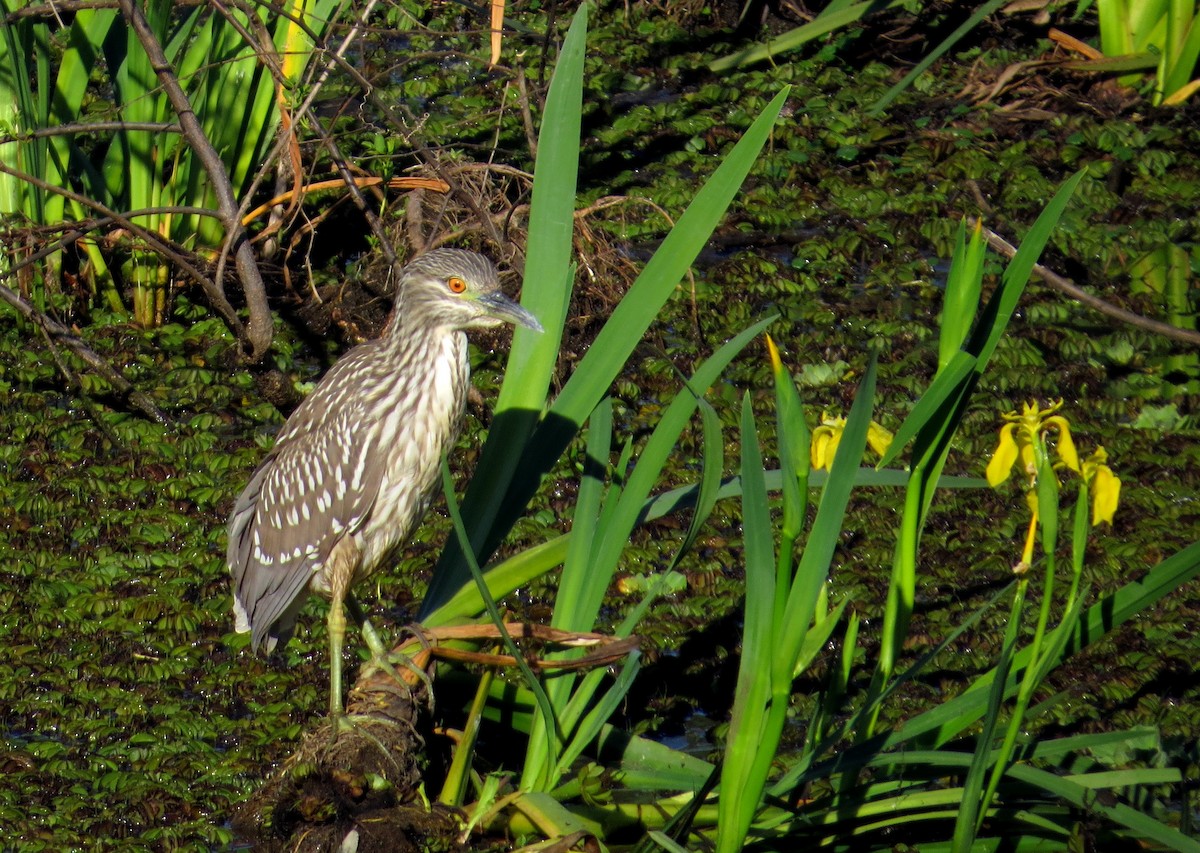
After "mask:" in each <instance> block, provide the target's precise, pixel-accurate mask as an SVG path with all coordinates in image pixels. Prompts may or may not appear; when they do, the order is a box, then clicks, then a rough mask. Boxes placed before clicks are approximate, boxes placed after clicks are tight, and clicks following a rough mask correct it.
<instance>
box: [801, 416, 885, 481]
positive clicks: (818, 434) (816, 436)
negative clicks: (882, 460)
mask: <svg viewBox="0 0 1200 853" xmlns="http://www.w3.org/2000/svg"><path fill="white" fill-rule="evenodd" d="M845 430H846V419H845V418H831V417H830V416H829V413H828V412H825V413H823V414H822V415H821V425H820V426H819V427H817V428H816V429H814V430H813V433H812V445H811V447H810V452H809V455H810V456H811V457H812V466H813V468H815V469H817V470H820V469H822V468H824V469H825V470H827V471H828V470H829V469H831V468H832V467H833V457H834V456H835V455H837V449H838V444H840V443H841V441H842V433H843V432H845ZM867 444H868V446H870V448H871V449H872V450H873V451H875V453H877V454H878V455H880V456H882V455H883V454H884V453H886V452H887V449H888V448H889V447H891V446H892V434H891V433H890V432H888V431H887V430H886V429H884V428H883V427H881V426H880V425H879V424H877V423H875V421H871V423H870V425H869V426H868V427H867Z"/></svg>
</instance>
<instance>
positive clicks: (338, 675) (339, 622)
mask: <svg viewBox="0 0 1200 853" xmlns="http://www.w3.org/2000/svg"><path fill="white" fill-rule="evenodd" d="M332 587H333V588H332V590H331V592H332V594H331V595H330V598H329V617H328V619H327V621H326V625H327V626H328V631H329V716H330V717H332V718H333V719H334V720H338V719H340V718H341V717H342V716H343V714H344V711H343V708H342V646H343V645H344V643H345V640H346V612H345V610H343V609H342V602H343V601H344V600H345V596H346V593H345V589H344V586H343V585H342V584H339V583H338V582H337V581H336V580H335V581H334V583H333V584H332Z"/></svg>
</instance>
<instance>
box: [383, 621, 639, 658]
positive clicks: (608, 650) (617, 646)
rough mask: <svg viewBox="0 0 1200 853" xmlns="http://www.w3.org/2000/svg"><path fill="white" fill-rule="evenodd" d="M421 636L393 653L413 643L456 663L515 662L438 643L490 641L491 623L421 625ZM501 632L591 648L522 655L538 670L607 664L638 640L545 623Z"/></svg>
mask: <svg viewBox="0 0 1200 853" xmlns="http://www.w3.org/2000/svg"><path fill="white" fill-rule="evenodd" d="M421 630H422V632H423V637H419V638H416V639H410V640H408V641H406V642H405V643H402V644H401V645H400V646H399V647H397V649H396V650H395V651H396V652H397V653H400V654H406V653H410V652H411V650H412V648H413V647H414V646H415V645H421V646H422V647H424V646H428V647H429V648H430V649H431V650H432V654H433V657H435V658H438V659H440V660H450V661H457V662H459V663H470V664H479V665H481V666H498V667H499V666H504V667H508V666H516V665H517V661H516V659H515V658H513V657H512V655H501V654H491V653H487V652H476V651H471V650H468V649H459V648H454V647H451V646H446V645H442V644H443V643H446V642H449V641H451V640H459V641H476V642H489V643H494V642H495V641H497V640H499V639H500V638H501V633H500V630H499V628H497V627H496V626H495V625H491V624H485V625H454V626H448V627H443V628H423V629H421ZM504 630H505V632H506V633H507V634H508V635H509V636H510V637H512V639H514V640H537V641H538V642H541V643H551V644H554V645H556V646H562V647H565V648H573V649H575V648H587V649H591V651H589V652H588V653H587V654H585V655H583V656H582V657H579V658H573V659H571V660H546V659H544V658H536V657H530V658H526V661H527V663H529V665H530V666H532V667H533V668H534V669H542V670H551V669H553V670H576V669H594V668H595V667H598V666H610V665H611V664H614V663H616V662H618V661H620V660H621V659H622V658H624V657H625V656H626V655H628V654H629V653H630V652H632V651H635V650H636V649H637V648H638V646H639V644H640V642H641V641H640V640H639V638H637V637H610V636H607V635H605V634H595V633H591V632H578V631H563V630H560V629H558V628H552V627H550V626H549V625H528V624H525V623H510V624H505V625H504Z"/></svg>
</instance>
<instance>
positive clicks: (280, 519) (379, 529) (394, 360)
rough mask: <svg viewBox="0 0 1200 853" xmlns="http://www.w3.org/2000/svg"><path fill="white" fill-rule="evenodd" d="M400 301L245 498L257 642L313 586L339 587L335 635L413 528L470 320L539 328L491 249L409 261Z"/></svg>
mask: <svg viewBox="0 0 1200 853" xmlns="http://www.w3.org/2000/svg"><path fill="white" fill-rule="evenodd" d="M459 290H461V292H458V291H459ZM396 312H397V313H396V317H395V319H394V321H393V323H392V326H391V328H390V329H389V331H388V332H387V334H386V335H385V336H384V337H383V338H380V339H379V340H375V341H371V342H369V343H366V344H362V345H360V346H358V347H355V348H354V349H353V350H351V351H350V352H349V353H347V354H346V355H345V356H344V357H343V358H342V359H341V360H339V361H338V362H337V363H336V364H335V365H334V366H333V367H332V368H331V369H330V370H329V372H328V373H327V374H326V375H325V376H324V377H323V378H322V379H321V381H320V383H319V384H318V385H317V387H316V389H315V390H314V391H313V392H312V393H311V394H310V395H309V396H308V397H307V398H306V399H305V400H304V401H303V402H302V403H301V404H300V406H299V407H298V408H297V409H296V411H295V412H294V413H293V414H292V416H291V417H290V418H289V419H288V421H287V423H286V424H285V425H284V427H283V430H282V431H281V432H280V433H279V436H278V438H277V440H276V444H275V447H274V448H273V449H272V450H271V452H270V453H269V454H268V455H267V457H266V459H264V460H263V462H262V464H261V465H260V466H259V467H258V469H257V470H256V471H255V472H254V474H253V475H252V476H251V478H250V482H249V483H248V484H247V486H246V488H245V490H244V491H243V492H242V494H241V496H240V497H239V498H238V500H237V503H236V505H235V506H234V509H233V513H232V515H231V516H230V519H229V548H228V554H227V558H228V563H229V568H230V571H231V573H232V576H233V590H234V605H233V608H234V615H235V619H236V623H237V630H238V631H242V632H244V631H250V633H251V646H252V647H253V648H254V649H255V650H256V651H257V650H258V649H260V648H266V649H267V650H268V651H269V650H271V649H273V648H275V646H276V644H278V643H280V642H283V643H286V642H287V639H288V637H289V636H290V635H291V632H292V628H293V626H294V624H295V620H296V615H297V613H298V612H299V610H300V607H301V606H302V605H303V603H304V600H305V598H306V597H307V594H308V593H309V592H315V593H318V594H320V595H322V596H324V597H327V598H330V600H331V611H330V629H331V632H330V633H331V643H332V642H333V641H334V638H333V636H332V635H333V633H334V630H335V628H338V627H339V626H340V625H344V622H341V621H339V622H335V620H342V619H343V618H344V617H342V614H341V603H342V601H343V599H344V596H345V594H346V593H347V592H348V590H349V589H350V587H351V586H353V585H354V584H355V583H357V582H359V581H361V580H362V579H363V578H365V577H367V576H368V575H370V574H371V573H372V572H374V571H376V570H377V569H379V568H380V567H381V566H382V565H383V564H384V563H385V562H386V560H387V558H388V556H389V555H390V554H391V553H392V552H393V551H394V550H395V549H396V548H397V547H398V546H399V545H400V544H401V543H403V542H404V541H406V540H407V539H408V538H409V536H410V535H411V534H412V533H413V531H414V529H415V527H416V525H417V524H418V522H419V521H420V519H421V516H422V515H423V514H424V512H425V509H426V506H427V505H428V503H429V499H430V497H431V496H432V494H433V491H434V488H435V486H436V483H437V480H438V469H439V466H440V463H441V456H442V453H443V452H444V451H445V450H446V449H447V448H448V447H450V446H451V445H452V444H453V442H454V440H455V436H456V435H457V432H458V427H459V422H460V420H461V417H462V413H463V409H464V406H465V403H466V395H467V385H468V381H469V374H470V370H469V364H468V361H467V340H466V335H465V334H464V330H465V329H469V328H474V327H484V326H494V325H497V324H499V323H501V322H512V323H519V324H521V325H525V326H529V327H531V328H540V327H539V326H538V324H537V321H536V320H534V319H533V317H532V316H531V315H529V314H528V313H527V312H525V311H524V310H523V309H521V308H520V307H519V306H517V305H516V304H515V303H513V302H511V301H510V300H508V299H507V298H506V297H504V296H503V294H501V293H500V291H499V282H498V280H497V276H496V270H495V268H494V267H493V266H492V264H491V262H490V261H488V260H487V259H486V258H484V257H483V256H481V255H477V254H474V253H472V252H463V251H458V250H454V249H438V250H436V251H433V252H430V253H428V254H426V255H423V256H421V257H419V258H417V259H416V260H414V261H413V262H411V263H410V264H409V265H408V266H406V267H405V268H404V269H403V270H402V271H401V272H400V275H399V281H398V285H397V305H396ZM335 611H336V612H335ZM337 642H338V645H339V647H340V638H337ZM337 702H338V703H340V696H339V697H337ZM335 704H336V703H335ZM331 707H332V706H331ZM336 707H340V705H336Z"/></svg>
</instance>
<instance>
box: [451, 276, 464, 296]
mask: <svg viewBox="0 0 1200 853" xmlns="http://www.w3.org/2000/svg"><path fill="white" fill-rule="evenodd" d="M446 286H447V287H449V288H450V292H451V293H462V292H463V291H464V290H466V289H467V283H466V282H465V281H463V280H462V279H461V278H459V277H458V276H456V275H454V276H451V277H450V279H449V280H448V281H447V282H446Z"/></svg>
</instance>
